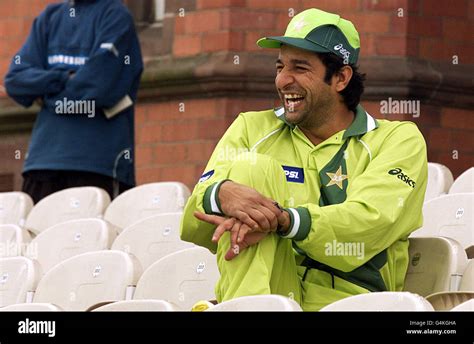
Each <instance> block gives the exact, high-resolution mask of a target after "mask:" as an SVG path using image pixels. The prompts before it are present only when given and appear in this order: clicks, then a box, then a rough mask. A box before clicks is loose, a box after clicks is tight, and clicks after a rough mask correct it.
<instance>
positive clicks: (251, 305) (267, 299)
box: [206, 295, 302, 312]
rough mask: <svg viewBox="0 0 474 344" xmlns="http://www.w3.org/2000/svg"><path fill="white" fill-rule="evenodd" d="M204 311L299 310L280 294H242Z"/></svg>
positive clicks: (296, 304)
mask: <svg viewBox="0 0 474 344" xmlns="http://www.w3.org/2000/svg"><path fill="white" fill-rule="evenodd" d="M206 311H208V312H209V311H211V312H213V311H231V312H232V311H255V312H258V311H286V312H301V311H302V309H301V307H300V305H298V303H297V302H296V301H295V300H292V299H290V298H288V297H284V296H281V295H253V296H243V297H238V298H236V299H232V300H229V301H225V302H222V303H219V304H217V305H216V306H214V307H211V308H209V309H207V310H206Z"/></svg>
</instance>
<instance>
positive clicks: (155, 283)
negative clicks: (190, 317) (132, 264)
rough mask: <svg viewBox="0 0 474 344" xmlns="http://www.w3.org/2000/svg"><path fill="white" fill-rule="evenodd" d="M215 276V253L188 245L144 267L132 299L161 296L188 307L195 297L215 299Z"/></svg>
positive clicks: (216, 277)
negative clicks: (146, 267) (188, 246)
mask: <svg viewBox="0 0 474 344" xmlns="http://www.w3.org/2000/svg"><path fill="white" fill-rule="evenodd" d="M218 278H219V271H218V269H217V262H216V257H215V256H214V255H213V254H212V253H211V252H209V251H208V250H207V249H205V248H202V247H193V248H188V249H185V250H182V251H178V252H175V253H172V254H170V255H168V256H166V257H163V258H161V259H160V260H158V261H157V262H155V263H153V264H152V265H151V266H150V267H149V268H148V269H147V270H145V272H144V273H143V276H142V277H141V278H140V280H139V281H138V284H137V289H136V291H135V295H134V299H135V300H139V299H160V300H165V301H168V302H173V303H174V304H176V305H177V306H178V307H179V308H180V309H182V310H190V309H191V307H192V306H193V305H194V303H196V302H197V301H200V300H210V299H215V295H214V287H215V285H216V283H217V280H218Z"/></svg>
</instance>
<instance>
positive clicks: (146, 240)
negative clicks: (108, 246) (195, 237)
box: [112, 213, 194, 270]
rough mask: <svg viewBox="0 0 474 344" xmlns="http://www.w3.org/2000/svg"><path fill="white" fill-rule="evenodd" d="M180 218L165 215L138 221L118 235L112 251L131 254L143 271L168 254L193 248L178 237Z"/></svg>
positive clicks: (168, 214) (172, 214)
mask: <svg viewBox="0 0 474 344" xmlns="http://www.w3.org/2000/svg"><path fill="white" fill-rule="evenodd" d="M181 216H182V213H167V214H159V215H154V216H150V217H147V218H145V219H143V220H139V221H138V222H136V223H134V224H133V225H131V226H129V227H127V228H126V229H125V230H124V231H123V232H122V233H120V235H119V236H118V237H117V239H115V241H114V243H113V245H112V249H113V250H121V251H125V252H127V253H130V254H133V255H134V256H135V257H137V259H138V260H139V261H140V263H141V265H142V267H143V269H144V270H145V269H147V268H148V267H149V266H150V265H151V264H153V263H154V262H156V261H157V260H158V259H160V258H163V257H164V256H167V255H168V254H170V253H173V252H176V251H180V250H183V249H185V248H190V247H193V246H194V245H193V244H191V243H188V242H185V241H182V240H181V239H180V237H179V228H180V221H181Z"/></svg>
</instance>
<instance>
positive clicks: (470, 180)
mask: <svg viewBox="0 0 474 344" xmlns="http://www.w3.org/2000/svg"><path fill="white" fill-rule="evenodd" d="M466 192H474V167H471V168H470V169H468V170H466V171H464V172H463V173H462V174H461V175H460V176H459V177H457V178H456V180H455V181H454V183H453V185H451V188H450V189H449V193H450V194H454V193H466Z"/></svg>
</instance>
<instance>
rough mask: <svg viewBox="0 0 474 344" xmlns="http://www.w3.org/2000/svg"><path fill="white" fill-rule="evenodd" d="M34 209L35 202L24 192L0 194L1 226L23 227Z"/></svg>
mask: <svg viewBox="0 0 474 344" xmlns="http://www.w3.org/2000/svg"><path fill="white" fill-rule="evenodd" d="M32 208H33V200H32V199H31V197H30V196H29V195H28V194H26V193H24V192H0V224H13V225H18V226H20V227H23V226H24V225H25V221H26V217H27V216H28V213H29V212H30V211H31V209H32Z"/></svg>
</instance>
